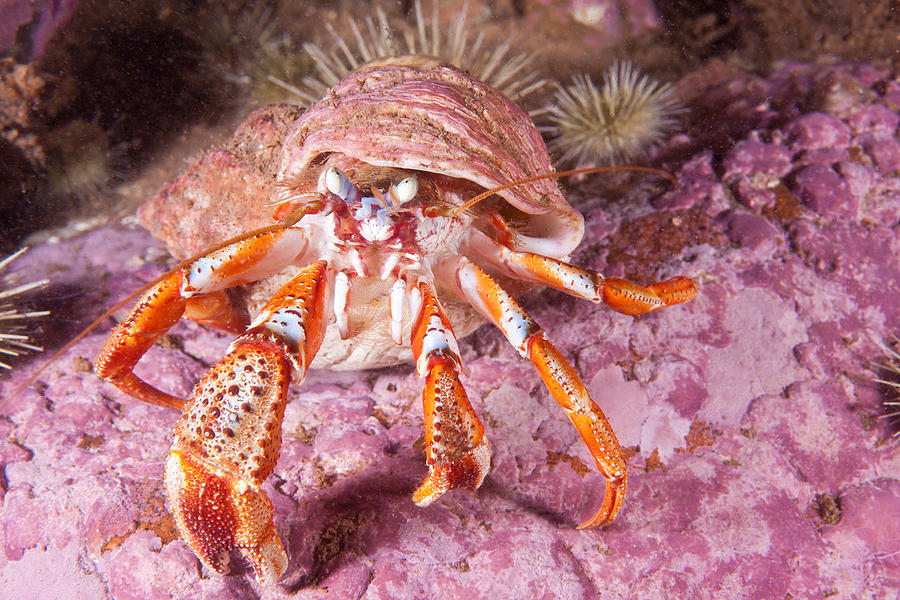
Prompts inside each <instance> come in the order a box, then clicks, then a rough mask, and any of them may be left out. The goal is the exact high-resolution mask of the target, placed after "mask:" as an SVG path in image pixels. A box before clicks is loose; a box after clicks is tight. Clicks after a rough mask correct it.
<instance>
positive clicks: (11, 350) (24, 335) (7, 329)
mask: <svg viewBox="0 0 900 600" xmlns="http://www.w3.org/2000/svg"><path fill="white" fill-rule="evenodd" d="M26 250H27V248H22V249H21V250H19V251H17V252H14V253H13V254H10V255H9V256H7V257H6V258H4V259H3V260H0V272H2V271H3V270H4V269H5V268H6V267H7V266H8V265H9V263H11V262H12V261H14V260H15V259H16V258H18V257H19V256H21V255H22V254H23V253H24V252H25V251H26ZM47 281H48V280H47V279H41V280H40V281H32V282H30V283H23V284H19V285H14V286H13V287H11V288H9V289H6V290H4V289H0V355H6V356H20V355H22V354H25V353H26V352H32V351H34V352H40V351H41V350H43V348H41V347H40V346H35V345H34V344H31V343H29V342H30V338H29V328H28V326H27V320H28V319H34V318H36V317H45V316H47V315H49V314H50V311H48V310H34V311H28V310H25V311H23V310H20V308H19V307H17V306H16V305H15V303H14V302H12V300H13V299H15V298H16V296H21V295H22V294H24V293H25V292H28V291H30V290H33V289H36V288H39V287H41V286H44V285H47ZM0 368H2V369H10V368H12V367H11V366H10V365H9V364H7V363H5V362H3V361H2V360H0Z"/></svg>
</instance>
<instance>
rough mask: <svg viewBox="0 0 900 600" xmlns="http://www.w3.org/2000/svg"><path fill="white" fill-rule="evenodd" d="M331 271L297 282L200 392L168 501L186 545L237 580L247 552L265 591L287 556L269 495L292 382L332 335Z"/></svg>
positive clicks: (174, 456) (180, 440)
mask: <svg viewBox="0 0 900 600" xmlns="http://www.w3.org/2000/svg"><path fill="white" fill-rule="evenodd" d="M326 266H327V265H326V263H325V262H324V261H319V262H316V263H313V264H312V265H309V266H308V267H306V268H304V269H303V270H301V271H300V272H299V273H298V274H297V275H295V276H294V277H293V278H292V279H291V280H290V281H289V282H288V283H286V284H285V285H284V286H283V287H282V288H281V290H279V292H278V293H277V294H276V295H275V296H274V297H273V298H272V299H271V300H270V301H269V303H268V304H266V306H265V307H264V308H263V309H262V311H261V312H260V315H259V317H257V319H256V321H254V323H253V324H252V325H251V327H250V328H249V329H248V330H247V331H246V332H245V333H244V335H242V336H241V337H239V338H238V339H237V340H235V342H234V343H233V344H232V346H231V349H230V350H229V352H228V354H227V355H226V356H225V357H224V358H223V359H222V360H220V361H219V362H218V363H217V364H216V365H215V366H214V367H213V368H212V369H210V370H209V371H208V372H207V373H206V375H204V376H203V378H202V379H201V380H200V382H199V383H198V384H197V385H196V386H195V387H194V391H193V393H192V394H191V399H190V400H189V401H188V403H187V404H186V406H185V409H184V412H183V413H182V415H181V418H180V419H179V420H178V423H177V424H176V425H175V435H174V442H173V444H172V451H171V453H170V454H169V459H168V460H167V461H166V491H167V493H168V495H169V501H170V503H171V506H172V512H173V514H174V515H175V523H176V524H177V526H178V531H179V532H180V533H181V537H182V538H184V540H185V541H186V542H187V543H188V545H189V546H190V547H191V549H192V550H193V551H194V553H195V554H196V555H197V556H198V557H199V558H200V560H201V561H203V563H204V564H205V565H206V566H207V567H209V568H210V569H212V570H214V571H216V572H218V573H225V572H227V571H228V562H229V558H230V557H229V554H230V552H231V551H232V550H238V551H239V552H240V553H241V554H242V555H243V556H244V558H245V559H246V560H247V561H248V562H250V564H251V565H252V566H253V569H254V570H255V572H256V578H257V580H259V581H260V582H261V583H265V584H273V583H275V582H276V581H278V579H279V578H280V577H281V575H282V574H283V573H284V571H285V568H286V567H287V555H286V554H285V551H284V547H283V546H282V544H281V541H280V540H279V538H278V534H277V533H276V531H275V526H274V525H273V523H272V516H273V510H272V504H271V502H270V501H269V499H268V498H267V497H266V495H265V494H264V493H263V492H262V491H261V490H260V486H261V485H262V483H263V482H264V481H265V480H266V478H267V477H268V476H269V475H270V474H271V473H272V470H273V469H274V468H275V463H276V461H277V460H278V454H279V452H280V449H281V421H282V419H283V418H284V405H285V402H286V401H287V390H288V386H289V385H290V383H291V379H292V374H293V373H294V372H296V373H297V374H298V377H299V378H300V379H302V378H303V376H304V375H305V373H306V368H307V366H308V365H309V363H310V362H311V361H312V359H313V357H314V356H315V354H316V352H318V350H319V346H320V345H321V343H322V336H323V332H324V326H325V314H326V313H325V311H324V305H325V300H326V297H327V294H326V276H325V272H326Z"/></svg>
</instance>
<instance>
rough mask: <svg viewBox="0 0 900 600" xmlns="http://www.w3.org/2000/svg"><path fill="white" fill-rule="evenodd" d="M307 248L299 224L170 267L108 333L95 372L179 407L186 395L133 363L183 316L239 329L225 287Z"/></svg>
mask: <svg viewBox="0 0 900 600" xmlns="http://www.w3.org/2000/svg"><path fill="white" fill-rule="evenodd" d="M305 248H306V238H305V236H304V233H303V231H302V230H301V229H297V228H293V229H284V230H278V231H274V232H267V233H262V234H258V235H255V236H251V237H249V238H247V239H244V240H241V241H239V242H235V243H234V244H230V245H228V246H225V247H224V248H220V249H218V250H216V251H214V252H210V253H209V254H207V255H206V256H203V257H201V258H199V259H197V260H196V261H194V262H193V263H191V264H190V265H188V266H186V267H183V268H180V269H176V270H174V271H172V272H171V273H169V275H168V276H167V277H166V278H165V279H163V280H162V281H160V282H159V283H157V284H156V285H155V286H153V287H152V288H150V290H149V291H148V292H147V293H146V294H144V296H143V298H141V299H140V300H139V301H138V303H137V305H136V306H135V307H134V309H133V310H132V312H131V315H129V316H128V318H127V319H125V320H124V321H122V322H121V323H119V325H118V326H117V327H116V329H115V330H114V331H113V333H112V335H110V337H109V339H108V340H107V342H106V345H104V346H103V350H101V351H100V355H99V356H98V357H97V364H96V367H95V371H96V373H97V375H99V376H100V377H102V378H103V379H106V380H107V381H109V382H110V383H112V384H113V385H115V386H116V387H117V388H119V389H120V390H122V391H123V392H125V393H126V394H129V395H131V396H134V397H135V398H138V399H140V400H143V401H144V402H149V403H151V404H157V405H160V406H167V407H170V408H177V409H181V408H182V407H183V406H184V400H182V399H181V398H177V397H175V396H172V395H171V394H167V393H165V392H163V391H161V390H159V389H157V388H155V387H153V386H152V385H150V384H149V383H147V382H146V381H144V380H142V379H140V378H139V377H137V376H136V375H135V374H134V372H133V370H134V366H135V365H136V364H137V363H138V361H139V360H140V359H141V357H142V356H143V355H144V354H145V353H146V352H147V350H149V349H150V347H151V346H153V344H154V343H156V340H158V339H159V338H160V337H162V336H163V335H164V334H165V333H166V332H167V331H168V330H169V329H170V328H171V327H172V326H173V325H174V324H175V323H176V322H177V321H178V319H180V318H181V317H182V315H186V316H188V317H192V318H195V319H197V320H198V321H200V322H205V323H208V324H212V325H213V326H216V327H219V328H222V329H226V330H229V331H242V330H243V327H242V326H241V325H243V324H245V321H244V318H245V317H244V315H243V314H241V313H240V312H237V311H236V310H235V309H234V308H233V307H232V306H231V303H230V302H229V300H228V296H227V295H226V294H225V292H224V291H223V290H224V289H225V288H228V287H231V286H235V285H240V284H242V283H247V282H249V281H255V280H257V279H261V278H263V277H266V276H268V275H270V274H272V273H276V272H278V271H280V270H281V269H282V268H284V267H285V266H286V265H288V264H290V263H291V262H292V261H294V260H295V259H296V258H297V257H298V256H299V255H300V254H301V253H302V252H303V251H304V250H305Z"/></svg>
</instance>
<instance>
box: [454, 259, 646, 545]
mask: <svg viewBox="0 0 900 600" xmlns="http://www.w3.org/2000/svg"><path fill="white" fill-rule="evenodd" d="M457 278H458V282H459V286H460V291H461V292H462V293H463V295H464V296H465V297H466V298H467V299H468V300H469V302H471V303H472V306H473V307H474V308H475V309H476V310H478V312H480V313H481V314H482V315H484V316H485V317H486V318H487V319H488V320H489V321H491V322H492V323H493V324H494V325H495V326H496V327H497V328H498V329H500V331H502V332H503V334H504V335H505V336H506V338H507V339H508V340H509V342H510V343H511V344H512V345H513V346H514V347H515V348H516V350H518V351H519V354H521V355H522V356H523V357H525V358H527V359H529V360H530V361H531V362H532V363H534V366H535V367H537V370H538V373H539V374H540V376H541V379H543V380H544V384H545V385H546V386H547V388H548V389H549V390H550V395H552V396H553V399H554V400H556V401H557V402H558V403H559V404H560V406H562V408H563V410H565V411H566V414H567V415H568V416H569V419H571V420H572V423H573V424H574V425H575V428H576V429H577V430H578V433H579V434H581V439H582V440H584V443H585V444H586V445H587V447H588V450H590V452H591V456H593V457H594V462H595V463H596V464H597V469H598V470H599V471H600V474H601V475H603V476H604V477H605V478H606V496H605V498H604V501H603V505H602V506H601V507H600V510H598V511H597V513H596V514H595V515H594V516H593V517H592V518H590V519H588V520H587V521H586V522H584V523H582V524H581V525H580V526H579V528H580V529H581V528H585V527H596V526H600V525H607V524H609V523H611V522H612V521H613V519H615V517H616V514H617V513H618V512H619V509H621V508H622V502H623V500H624V498H625V488H626V483H627V478H628V475H627V472H626V468H625V467H626V465H625V458H624V457H623V456H622V449H621V448H620V447H619V442H618V440H617V439H616V435H615V433H614V432H613V430H612V427H610V425H609V422H608V421H607V420H606V416H605V415H604V414H603V411H602V410H600V407H599V406H597V405H596V404H595V403H594V401H593V400H591V398H590V396H589V395H588V392H587V389H586V388H585V387H584V384H583V383H582V382H581V379H579V377H578V374H577V373H576V372H575V370H574V369H573V368H572V365H570V364H569V363H568V361H566V359H565V358H563V356H562V354H561V353H560V352H559V350H557V349H556V348H555V347H554V346H553V344H551V343H550V341H549V340H548V339H547V336H546V334H545V333H544V331H543V330H542V329H541V328H540V326H538V324H537V323H535V321H534V319H532V318H531V317H530V316H529V315H528V313H526V312H525V311H524V310H523V309H522V307H521V306H519V304H518V303H517V302H516V301H515V300H514V299H513V298H512V296H510V295H509V294H508V293H507V292H506V291H505V290H504V289H503V288H501V287H500V285H498V284H497V282H495V281H494V280H493V279H491V278H490V276H488V274H487V273H485V272H484V271H482V270H481V269H480V268H479V267H478V266H476V265H475V264H474V263H472V262H470V261H469V260H467V259H465V258H462V257H460V258H459V259H458V261H457Z"/></svg>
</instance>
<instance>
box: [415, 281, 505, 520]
mask: <svg viewBox="0 0 900 600" xmlns="http://www.w3.org/2000/svg"><path fill="white" fill-rule="evenodd" d="M410 300H411V305H412V310H411V312H412V314H413V315H414V323H413V328H412V349H413V356H414V357H415V359H416V371H417V372H418V373H419V377H425V389H424V390H423V391H422V405H423V407H424V410H425V451H426V457H427V464H428V476H427V477H426V478H425V482H424V483H422V485H421V486H419V488H418V489H417V490H416V491H415V493H414V494H413V502H415V503H416V504H417V505H418V506H428V505H429V504H431V503H432V502H434V501H435V500H437V499H438V498H440V497H441V496H442V495H443V494H444V493H445V492H447V491H449V490H452V489H453V488H455V487H460V486H462V487H466V488H469V489H470V490H475V489H478V487H479V486H480V485H481V482H482V481H483V480H484V476H485V475H486V474H487V472H488V469H489V468H490V465H491V448H490V445H489V444H488V441H487V438H486V437H485V435H484V425H482V423H481V421H480V420H479V419H478V416H477V415H476V414H475V410H474V409H473V408H472V405H471V404H470V403H469V398H468V396H466V390H465V389H464V388H463V386H462V384H461V383H460V381H459V372H460V358H459V348H458V346H457V344H456V336H454V335H453V330H452V329H451V326H450V321H449V320H448V319H447V315H446V314H444V310H443V309H442V308H441V305H440V303H438V301H437V298H436V297H435V294H434V289H433V287H432V285H431V283H430V282H428V281H426V280H424V279H420V280H419V281H418V282H417V283H416V284H415V285H414V286H413V287H412V289H411V290H410Z"/></svg>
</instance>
